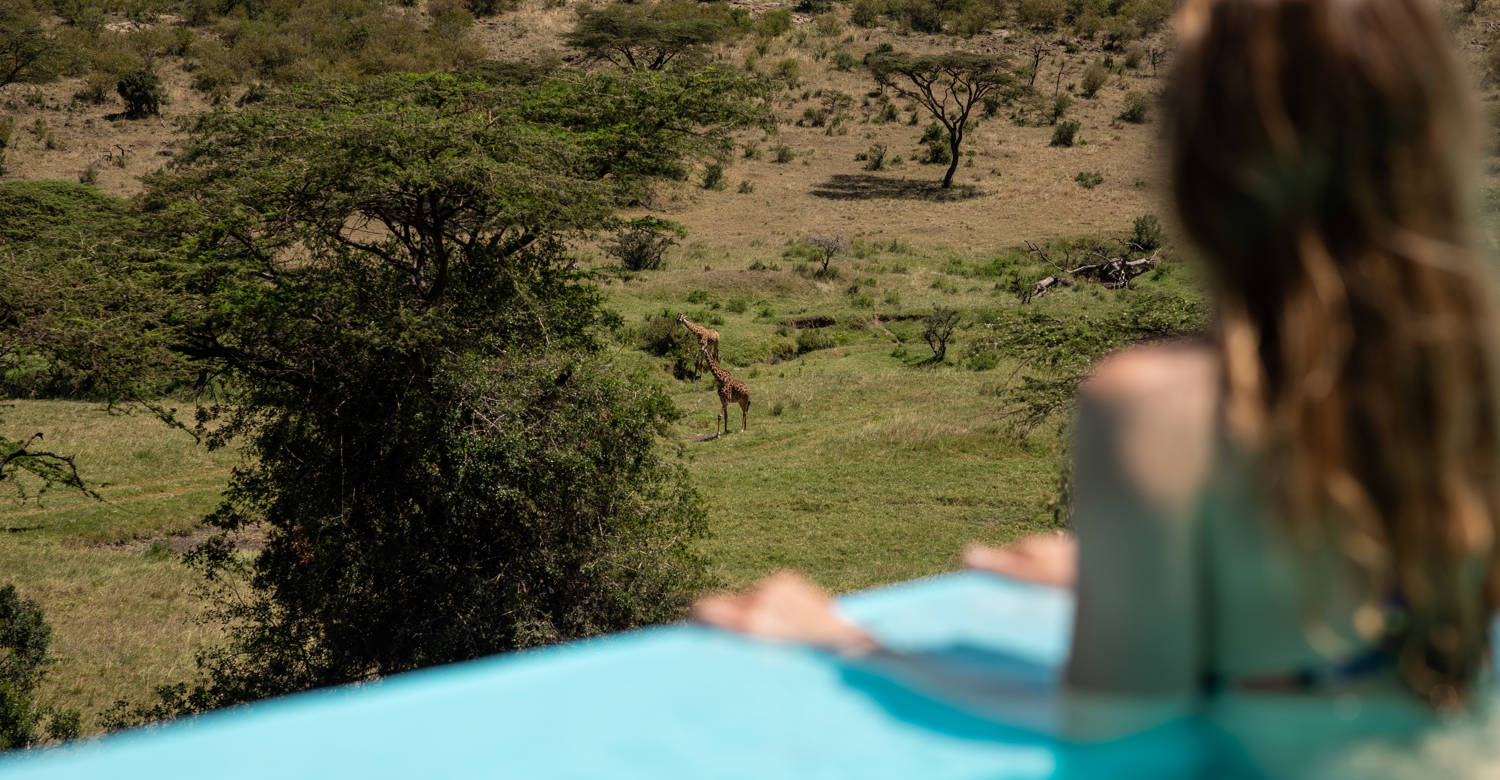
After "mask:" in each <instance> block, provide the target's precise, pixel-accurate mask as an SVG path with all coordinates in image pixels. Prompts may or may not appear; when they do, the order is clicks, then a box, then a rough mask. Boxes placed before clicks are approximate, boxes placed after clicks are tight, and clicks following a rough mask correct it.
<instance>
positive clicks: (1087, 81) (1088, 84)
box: [1078, 62, 1109, 98]
mask: <svg viewBox="0 0 1500 780" xmlns="http://www.w3.org/2000/svg"><path fill="white" fill-rule="evenodd" d="M1106 81H1109V68H1108V67H1107V66H1106V65H1105V64H1104V63H1102V62H1092V63H1089V66H1088V67H1086V68H1084V69H1083V77H1082V78H1080V79H1079V81H1078V94H1080V95H1082V96H1084V97H1086V98H1092V97H1093V96H1095V95H1097V94H1099V88H1100V87H1103V86H1104V83H1105V82H1106Z"/></svg>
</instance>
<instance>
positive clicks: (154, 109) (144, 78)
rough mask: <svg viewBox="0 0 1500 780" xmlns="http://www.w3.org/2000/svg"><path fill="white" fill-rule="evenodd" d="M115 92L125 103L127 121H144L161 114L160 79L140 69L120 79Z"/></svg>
mask: <svg viewBox="0 0 1500 780" xmlns="http://www.w3.org/2000/svg"><path fill="white" fill-rule="evenodd" d="M115 91H116V92H118V93H120V97H121V98H122V99H123V100H124V101H125V117H126V118H127V119H144V118H145V117H148V116H157V115H159V114H161V100H162V88H161V79H159V78H157V77H156V74H155V73H152V72H151V71H149V70H146V69H144V68H142V69H141V70H136V71H131V72H130V73H127V74H125V75H124V76H121V77H120V80H119V82H117V83H116V84H115Z"/></svg>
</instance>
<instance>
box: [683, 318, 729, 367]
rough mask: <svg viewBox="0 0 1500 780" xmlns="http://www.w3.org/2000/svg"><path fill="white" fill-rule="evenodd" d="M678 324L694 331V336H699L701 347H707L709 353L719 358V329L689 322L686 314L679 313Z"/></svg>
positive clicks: (699, 345)
mask: <svg viewBox="0 0 1500 780" xmlns="http://www.w3.org/2000/svg"><path fill="white" fill-rule="evenodd" d="M677 324H678V325H682V326H683V327H686V328H687V329H688V330H690V331H692V332H693V335H694V336H697V337H698V348H699V349H703V348H705V347H706V348H707V349H708V351H709V353H710V354H712V355H713V356H714V360H718V359H719V332H718V331H716V330H714V329H713V328H705V327H703V326H702V325H697V324H694V323H692V322H689V321H688V318H687V315H686V314H679V315H677Z"/></svg>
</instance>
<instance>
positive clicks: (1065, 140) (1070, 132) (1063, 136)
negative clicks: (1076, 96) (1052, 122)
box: [1048, 119, 1080, 146]
mask: <svg viewBox="0 0 1500 780" xmlns="http://www.w3.org/2000/svg"><path fill="white" fill-rule="evenodd" d="M1079 126H1080V125H1079V124H1078V122H1076V121H1074V120H1072V119H1069V120H1068V121H1066V122H1061V123H1059V124H1058V125H1057V127H1055V128H1053V130H1052V140H1051V142H1049V143H1048V146H1072V145H1073V142H1074V139H1075V138H1076V137H1077V135H1078V128H1079Z"/></svg>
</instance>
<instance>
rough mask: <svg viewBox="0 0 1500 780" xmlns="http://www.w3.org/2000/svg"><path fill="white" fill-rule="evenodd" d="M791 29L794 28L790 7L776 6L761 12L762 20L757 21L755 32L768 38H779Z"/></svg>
mask: <svg viewBox="0 0 1500 780" xmlns="http://www.w3.org/2000/svg"><path fill="white" fill-rule="evenodd" d="M790 29H792V11H791V9H790V8H774V9H772V10H770V11H767V12H765V13H764V14H761V17H760V21H758V22H756V23H755V32H756V33H757V34H758V35H762V36H764V37H766V38H778V37H780V36H782V35H785V34H786V33H787V31H788V30H790Z"/></svg>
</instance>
